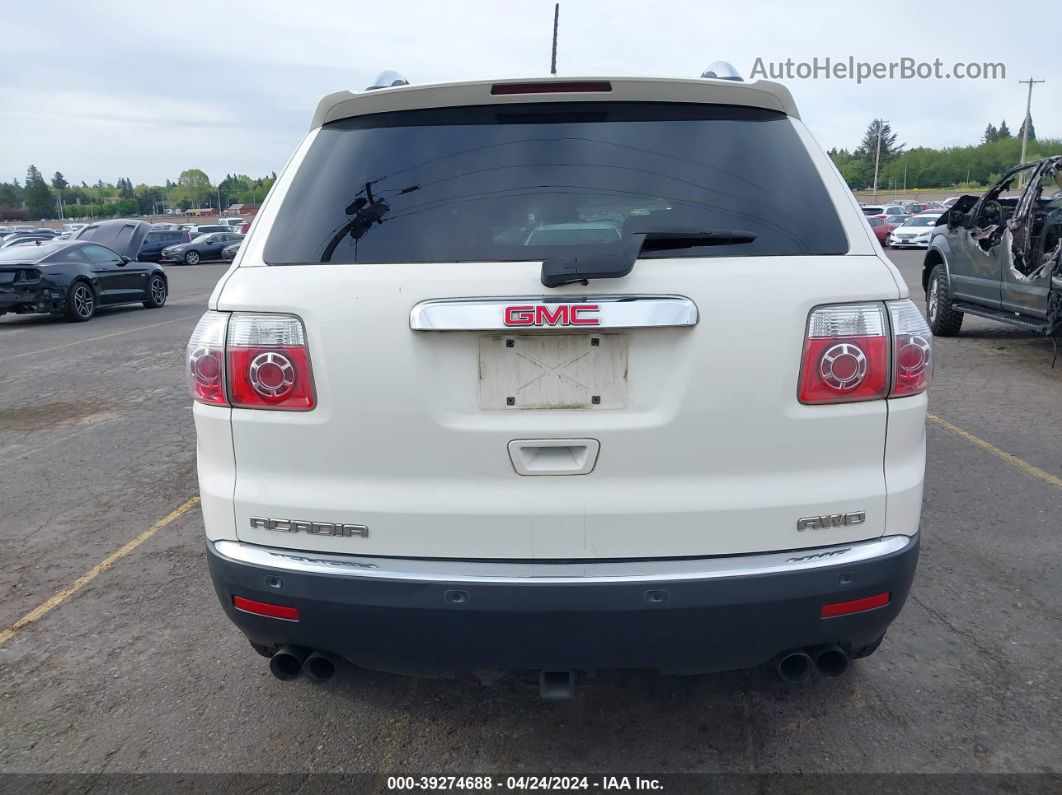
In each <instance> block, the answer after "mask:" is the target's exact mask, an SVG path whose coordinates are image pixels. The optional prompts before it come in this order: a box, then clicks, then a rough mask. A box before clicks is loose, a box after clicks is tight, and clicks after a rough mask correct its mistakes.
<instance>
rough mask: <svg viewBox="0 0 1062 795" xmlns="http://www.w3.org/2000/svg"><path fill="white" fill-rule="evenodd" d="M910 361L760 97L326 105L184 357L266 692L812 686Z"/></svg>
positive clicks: (789, 120)
mask: <svg viewBox="0 0 1062 795" xmlns="http://www.w3.org/2000/svg"><path fill="white" fill-rule="evenodd" d="M931 339H932V338H931V335H930V332H929V329H928V328H927V326H926V323H925V321H924V320H923V318H922V316H921V314H920V313H919V312H918V310H917V309H916V307H915V306H914V304H912V303H911V302H910V301H909V300H908V299H907V289H906V287H905V285H904V282H903V280H902V279H901V277H900V275H899V274H898V273H897V271H896V270H895V268H894V267H893V266H892V265H891V264H890V263H889V261H888V260H887V259H886V258H885V256H884V254H883V253H882V250H881V248H880V246H879V244H878V243H877V241H876V240H875V237H874V235H873V233H872V232H871V230H870V228H869V226H868V225H867V222H866V220H865V218H864V216H863V214H862V212H861V211H860V208H859V206H858V204H857V203H856V202H855V200H854V198H853V196H852V194H851V193H850V192H849V191H848V189H847V188H846V187H845V184H844V182H843V181H842V180H841V178H840V176H839V175H838V173H837V172H836V170H835V169H834V168H833V166H832V165H831V163H830V161H829V159H828V158H827V157H825V156H824V154H823V153H822V151H821V150H820V149H819V147H818V146H817V145H816V144H815V143H814V141H813V140H812V138H811V136H810V135H809V133H808V131H807V129H806V127H805V126H804V124H803V123H802V122H801V120H800V117H799V115H798V113H797V109H796V107H795V105H794V103H793V100H792V97H791V96H790V94H789V92H788V91H787V90H786V89H785V88H783V87H782V86H779V85H777V84H773V83H768V82H753V83H744V82H740V81H734V80H722V79H699V80H682V79H636V78H626V77H625V78H610V79H609V78H586V79H578V80H569V79H559V78H551V79H546V80H534V81H523V80H504V81H496V82H466V83H451V84H444V85H425V86H408V85H400V86H395V87H386V88H382V89H380V90H374V91H366V92H363V93H350V92H341V93H338V94H333V95H331V96H328V97H326V98H325V99H324V100H322V101H321V103H320V105H319V106H318V108H317V112H316V114H315V116H314V119H313V123H312V125H311V128H310V132H309V134H308V135H307V136H306V138H305V140H304V141H303V142H302V144H301V145H300V146H299V148H298V150H297V151H296V152H295V155H294V156H293V157H292V159H291V161H290V163H289V164H288V166H287V167H286V168H285V169H284V171H283V174H282V176H281V177H280V179H279V181H278V182H277V184H276V186H275V187H274V188H273V190H272V192H271V194H270V195H269V197H268V199H267V200H266V202H265V204H264V205H263V206H262V209H261V211H260V212H259V214H258V217H257V219H256V220H255V222H254V224H253V226H252V228H251V231H250V234H249V236H248V238H247V239H246V241H245V242H244V244H243V246H242V248H241V249H240V251H239V253H238V254H237V256H236V259H235V261H234V262H233V265H232V267H231V268H230V270H229V271H228V273H227V274H226V275H225V277H224V278H223V279H222V280H221V281H220V283H219V284H218V286H217V288H216V290H215V291H214V294H213V296H212V298H211V300H210V311H208V312H207V313H206V314H205V315H204V316H203V318H202V320H201V321H200V323H199V325H198V327H197V328H196V330H195V333H194V334H193V336H192V339H191V341H190V343H189V345H188V362H187V371H188V383H189V388H190V390H191V393H192V396H193V397H194V399H195V422H196V428H197V431H198V439H199V442H198V466H199V480H200V488H201V494H202V507H203V515H204V520H205V526H206V535H207V556H208V559H209V565H210V571H211V575H212V577H213V581H214V584H215V587H216V590H217V594H218V596H219V598H220V600H221V604H222V607H223V608H224V610H225V611H226V613H227V614H228V616H229V618H231V620H232V621H233V622H234V623H235V624H236V625H237V627H239V629H240V630H241V631H242V632H243V633H244V634H245V635H246V636H247V637H248V638H249V640H250V641H251V644H252V645H253V646H254V648H255V649H256V650H257V651H258V652H259V653H261V654H263V655H265V656H267V657H270V658H271V668H272V670H273V671H274V673H276V674H277V675H278V676H279V677H281V678H293V677H295V676H296V675H298V674H299V673H300V671H303V672H307V673H308V674H309V675H310V676H312V677H314V678H317V679H324V678H327V677H328V676H330V675H331V674H332V673H333V672H334V670H335V665H336V662H337V660H339V659H340V658H342V659H346V660H348V661H350V662H352V663H354V664H356V665H358V666H363V667H366V668H372V669H380V670H387V671H395V672H406V673H411V674H423V675H442V674H450V673H453V672H455V671H461V670H471V669H495V670H509V671H520V672H530V673H532V674H533V675H535V676H537V677H538V678H539V681H540V684H541V687H542V692H543V693H544V694H545V695H547V696H564V695H567V694H569V693H570V692H571V684H572V682H574V681H575V678H576V676H577V675H578V674H579V673H580V672H583V671H592V670H594V669H601V668H639V669H651V670H656V671H663V672H670V673H693V672H711V671H721V670H727V669H736V668H745V667H751V666H757V665H760V664H764V663H768V662H771V661H774V663H775V664H776V666H777V669H778V671H779V673H780V674H781V675H782V677H783V678H784V679H787V680H790V681H796V680H801V679H806V678H807V677H809V676H811V675H812V674H813V673H814V672H815V671H816V670H817V671H818V672H819V673H820V674H823V675H827V676H836V675H839V674H840V673H843V672H844V670H845V669H846V668H847V666H848V662H849V660H850V659H854V658H858V657H864V656H866V655H868V654H870V653H871V652H873V651H874V650H875V649H876V648H877V647H878V644H879V643H880V642H881V639H882V637H883V636H884V634H885V631H886V628H887V627H888V626H889V624H890V622H892V620H893V619H894V618H896V616H897V614H898V613H899V611H900V609H901V607H902V605H903V603H904V600H905V598H906V596H907V593H908V589H909V588H910V585H911V581H912V578H913V576H914V570H915V564H916V559H917V555H918V539H919V536H918V530H919V516H920V510H921V503H922V480H923V473H924V467H925V438H924V423H925V417H926V395H925V389H926V386H927V383H928V380H929V377H930V373H931Z"/></svg>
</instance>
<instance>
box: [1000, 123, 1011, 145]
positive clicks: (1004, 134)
mask: <svg viewBox="0 0 1062 795" xmlns="http://www.w3.org/2000/svg"><path fill="white" fill-rule="evenodd" d="M1011 137H1012V136H1011V134H1010V127H1008V126H1007V120H1006V119H1003V121H1001V122H1000V123H999V138H998V139H997V140H1000V141H1002V140H1003V139H1005V138H1011Z"/></svg>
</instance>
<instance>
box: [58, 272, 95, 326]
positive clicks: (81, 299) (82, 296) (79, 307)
mask: <svg viewBox="0 0 1062 795" xmlns="http://www.w3.org/2000/svg"><path fill="white" fill-rule="evenodd" d="M95 314H96V294H95V293H94V292H93V291H92V287H90V286H89V285H88V283H86V282H74V283H73V284H72V285H70V289H69V290H67V293H66V307H65V309H64V310H63V316H64V317H65V318H66V319H67V320H69V321H71V322H72V323H84V322H85V321H86V320H91V319H92V316H93V315H95Z"/></svg>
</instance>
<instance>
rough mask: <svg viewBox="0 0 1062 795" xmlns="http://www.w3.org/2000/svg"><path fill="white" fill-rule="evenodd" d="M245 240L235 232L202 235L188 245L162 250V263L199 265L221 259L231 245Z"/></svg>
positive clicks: (168, 247)
mask: <svg viewBox="0 0 1062 795" xmlns="http://www.w3.org/2000/svg"><path fill="white" fill-rule="evenodd" d="M241 240H243V235H237V234H236V233H234V232H215V233H212V234H209V235H200V236H199V237H197V238H195V239H194V240H192V241H190V242H188V243H181V244H180V245H176V246H167V247H166V248H164V249H163V250H162V257H161V260H160V261H162V262H183V263H184V264H185V265H198V264H199V263H200V262H203V261H205V260H212V259H221V252H222V250H223V249H224V248H225V247H226V246H228V245H229V244H230V243H237V242H239V241H241Z"/></svg>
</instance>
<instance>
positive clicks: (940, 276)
mask: <svg viewBox="0 0 1062 795" xmlns="http://www.w3.org/2000/svg"><path fill="white" fill-rule="evenodd" d="M926 319H927V320H928V321H929V328H930V329H932V330H933V333H934V334H936V335H937V336H938V337H954V336H955V335H956V334H958V333H959V329H960V328H962V312H958V311H956V310H955V309H954V308H953V304H952V300H951V288H950V287H949V285H948V271H947V270H946V269H945V268H944V265H943V264H940V263H938V264H937V265H934V266H933V270H932V271H931V272H930V274H929V283H928V285H927V287H926Z"/></svg>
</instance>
